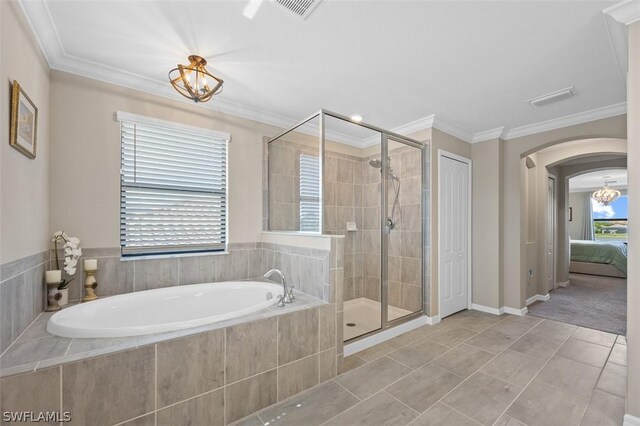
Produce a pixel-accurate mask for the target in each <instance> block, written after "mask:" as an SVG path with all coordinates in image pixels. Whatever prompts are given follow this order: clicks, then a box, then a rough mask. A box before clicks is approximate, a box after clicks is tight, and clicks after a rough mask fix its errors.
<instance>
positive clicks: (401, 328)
mask: <svg viewBox="0 0 640 426" xmlns="http://www.w3.org/2000/svg"><path fill="white" fill-rule="evenodd" d="M430 318H431V321H433V318H435V317H427V316H421V317H418V318H416V319H414V320H411V321H407V322H405V323H403V324H400V325H397V326H395V327H393V328H389V329H387V330H384V331H381V332H380V333H376V334H374V335H372V336H369V337H365V338H364V339H360V340H357V341H355V342H353V343H349V344H348V345H345V346H344V356H349V355H353V354H355V353H356V352H360V351H363V350H365V349H367V348H370V347H371V346H375V345H377V344H379V343H382V342H385V341H387V340H389V339H392V338H394V337H396V336H399V335H401V334H404V333H406V332H408V331H411V330H413V329H415V328H418V327H422V326H423V325H429V321H430ZM437 319H438V322H440V318H439V317H437Z"/></svg>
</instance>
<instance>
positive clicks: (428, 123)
mask: <svg viewBox="0 0 640 426" xmlns="http://www.w3.org/2000/svg"><path fill="white" fill-rule="evenodd" d="M435 118H436V115H435V114H431V115H427V116H426V117H422V118H418V119H417V120H414V121H411V122H409V123H407V124H403V125H402V126H399V127H396V128H395V129H393V130H392V131H393V132H395V133H398V134H400V135H404V136H407V135H410V134H412V133H416V132H419V131H421V130H425V129H430V128H431V127H433V123H434V121H435Z"/></svg>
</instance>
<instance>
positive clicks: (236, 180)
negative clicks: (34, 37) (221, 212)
mask: <svg viewBox="0 0 640 426" xmlns="http://www.w3.org/2000/svg"><path fill="white" fill-rule="evenodd" d="M212 102H215V99H214V100H213V101H212ZM51 108H52V126H51V140H52V145H53V147H54V150H53V152H52V156H51V169H52V179H51V229H64V230H66V231H67V232H68V233H70V234H72V235H77V236H78V237H79V238H80V240H81V241H82V245H83V246H84V247H117V246H119V227H120V222H119V214H120V211H119V206H120V205H119V199H120V186H119V185H120V180H119V179H120V178H119V169H120V125H119V123H118V121H116V119H115V113H116V111H125V112H129V113H133V114H140V115H145V116H149V117H154V118H159V119H163V120H169V121H174V122H178V123H183V124H188V125H193V126H200V127H204V128H207V129H213V130H219V131H223V132H228V133H230V134H231V138H232V140H231V142H230V143H229V171H228V173H229V241H230V242H232V243H237V242H247V241H259V239H260V234H261V232H262V218H261V213H262V201H261V200H262V194H261V188H262V173H261V172H260V170H262V137H263V136H273V135H275V134H276V133H278V131H279V129H277V128H275V127H271V126H267V125H264V124H260V123H257V122H253V121H249V120H245V119H242V118H239V117H235V116H231V115H226V114H222V113H218V112H214V111H211V110H207V109H205V108H202V107H201V106H198V105H195V104H188V103H185V102H180V101H176V100H171V99H165V98H162V97H159V96H154V95H150V94H147V93H143V92H139V91H135V90H132V89H127V88H124V87H120V86H116V85H112V84H106V83H102V82H99V81H96V80H91V79H87V78H84V77H78V76H75V75H71V74H67V73H62V72H53V74H52V82H51Z"/></svg>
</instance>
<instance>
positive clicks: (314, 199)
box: [298, 152, 322, 233]
mask: <svg viewBox="0 0 640 426" xmlns="http://www.w3.org/2000/svg"><path fill="white" fill-rule="evenodd" d="M302 157H306V158H307V159H308V160H306V161H308V162H311V161H315V162H316V163H317V168H318V179H317V181H318V195H317V196H303V195H302V189H303V185H302V164H303V161H302ZM298 163H299V166H298V168H299V170H298V174H299V177H298V181H299V182H298V184H299V189H298V197H299V202H298V204H299V205H298V215H299V221H300V225H299V227H298V228H299V231H300V232H309V233H319V232H321V231H320V230H321V228H322V224H321V223H320V221H321V220H322V213H321V209H322V188H321V185H320V176H321V172H320V157H319V156H315V155H313V154H306V153H304V152H300V154H299V156H298ZM303 201H304V202H306V203H316V204H317V209H316V210H317V214H318V226H317V227H316V228H315V229H313V230H311V229H303V226H302V216H303V214H302V203H303Z"/></svg>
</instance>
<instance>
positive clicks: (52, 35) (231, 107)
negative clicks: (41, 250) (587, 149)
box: [19, 0, 640, 148]
mask: <svg viewBox="0 0 640 426" xmlns="http://www.w3.org/2000/svg"><path fill="white" fill-rule="evenodd" d="M19 4H20V7H21V9H22V12H23V14H24V16H25V18H26V20H27V23H28V24H29V26H30V27H31V30H32V32H33V34H34V36H35V38H36V40H37V42H38V44H39V46H40V49H41V50H42V54H43V55H44V57H45V59H46V60H47V62H48V64H49V67H50V68H51V69H54V70H59V71H64V72H67V73H71V74H76V75H79V76H82V77H88V78H92V79H95V80H99V81H103V82H106V83H110V84H115V85H118V86H122V87H126V88H129V89H133V90H138V91H141V92H145V93H150V94H153V95H157V96H161V97H165V98H168V99H171V100H173V101H177V102H184V103H186V104H192V103H191V102H190V101H189V100H187V99H184V98H182V97H178V96H176V93H175V91H174V90H173V88H171V86H170V85H169V84H167V82H165V81H158V80H155V79H151V78H148V77H144V76H141V75H138V74H134V73H130V72H126V71H123V70H120V69H116V68H113V67H109V66H107V65H104V64H101V63H97V62H93V61H88V60H85V59H81V58H78V57H75V56H72V55H69V54H67V53H66V52H65V50H64V46H63V45H62V41H61V39H60V37H59V35H58V32H57V29H56V26H55V24H54V22H53V18H52V16H51V13H50V11H49V8H48V5H47V2H46V1H28V0H19ZM603 12H604V13H605V15H606V16H611V17H612V18H613V19H615V20H616V21H618V22H624V23H626V24H627V25H628V24H629V23H632V22H636V21H638V20H640V0H627V1H624V2H622V3H620V4H618V5H615V6H613V7H610V8H608V9H605V10H604V11H603ZM618 39H619V37H618ZM612 43H613V42H612ZM613 44H615V43H613ZM614 50H615V47H614ZM625 64H626V62H625ZM621 66H622V65H621ZM200 106H201V107H202V108H205V109H209V110H212V111H217V112H219V113H223V114H229V115H233V116H236V117H240V118H244V119H247V120H252V121H256V122H260V123H263V124H267V125H271V126H275V127H278V128H281V129H287V128H290V127H291V126H293V125H295V124H296V123H297V122H298V120H297V119H295V118H290V117H286V116H282V115H279V114H274V113H270V112H266V111H263V110H260V109H257V108H254V107H251V106H248V105H244V104H241V103H238V102H234V101H230V100H227V99H224V98H216V100H215V102H211V103H206V104H200ZM625 113H626V102H623V103H620V104H615V105H610V106H606V107H601V108H596V109H594V110H591V111H586V112H582V113H578V114H572V115H568V116H565V117H560V118H557V119H552V120H547V121H543V122H540V123H534V124H530V125H526V126H521V127H517V128H514V129H508V128H506V127H498V128H495V129H490V130H485V131H482V132H477V133H472V132H469V131H468V130H466V129H464V128H462V127H460V126H458V125H455V124H453V123H451V122H450V121H448V120H447V119H445V118H443V117H442V116H439V115H437V114H431V115H428V116H426V117H423V118H419V119H417V120H414V121H412V122H409V123H406V124H404V125H402V126H399V127H396V128H394V129H392V130H393V131H394V132H395V133H398V134H402V135H409V134H411V133H415V132H418V131H421V130H426V129H429V128H435V129H438V130H440V131H442V132H445V133H447V134H449V135H451V136H454V137H457V138H458V139H461V140H463V141H465V142H468V143H476V142H482V141H486V140H490V139H496V138H501V139H505V140H507V139H513V138H517V137H522V136H528V135H532V134H535V133H540V132H545V131H549V130H554V129H559V128H562V127H568V126H573V125H576V124H581V123H585V122H588V121H593V120H598V119H603V118H609V117H613V116H616V115H621V114H625ZM298 131H300V132H301V133H305V134H309V135H312V136H317V135H318V126H317V125H315V124H312V123H308V124H306V125H304V126H300V127H299V128H298ZM326 136H327V138H328V139H331V140H335V141H339V142H341V143H345V144H347V145H350V146H354V147H358V148H365V147H368V146H372V145H374V144H375V143H377V141H378V140H379V139H378V138H376V137H373V138H367V139H360V138H356V137H353V136H351V135H348V134H345V133H341V132H336V131H331V130H327V132H326Z"/></svg>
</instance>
